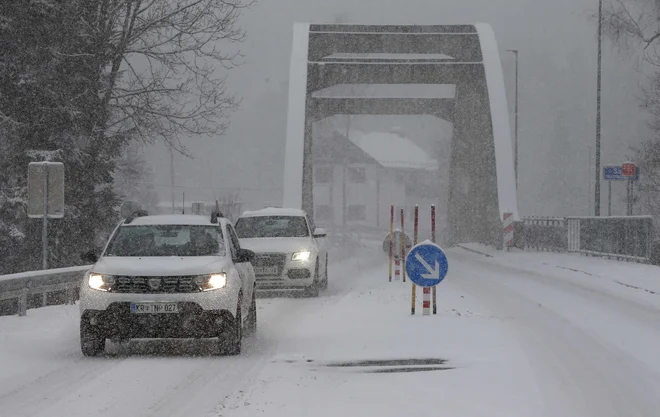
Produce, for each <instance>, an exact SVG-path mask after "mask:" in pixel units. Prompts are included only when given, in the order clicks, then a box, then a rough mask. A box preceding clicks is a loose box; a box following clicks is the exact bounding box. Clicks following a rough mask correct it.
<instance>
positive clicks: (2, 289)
mask: <svg viewBox="0 0 660 417" xmlns="http://www.w3.org/2000/svg"><path fill="white" fill-rule="evenodd" d="M89 268H91V265H85V266H75V267H71V268H58V269H49V270H46V271H29V272H21V273H18V274H10V275H0V315H13V314H18V315H19V316H25V315H27V310H28V309H30V308H38V307H45V306H48V305H62V304H73V303H75V301H76V300H78V298H79V294H80V283H81V282H82V277H83V275H84V273H85V271H87V270H88V269H89Z"/></svg>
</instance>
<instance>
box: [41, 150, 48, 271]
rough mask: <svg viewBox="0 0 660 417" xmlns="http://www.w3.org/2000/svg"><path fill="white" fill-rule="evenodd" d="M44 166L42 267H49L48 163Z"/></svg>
mask: <svg viewBox="0 0 660 417" xmlns="http://www.w3.org/2000/svg"><path fill="white" fill-rule="evenodd" d="M43 167H44V224H43V229H42V231H41V245H42V252H43V254H42V256H43V260H42V269H48V163H47V162H46V163H44V164H43Z"/></svg>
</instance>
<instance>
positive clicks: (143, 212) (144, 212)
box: [124, 209, 149, 224]
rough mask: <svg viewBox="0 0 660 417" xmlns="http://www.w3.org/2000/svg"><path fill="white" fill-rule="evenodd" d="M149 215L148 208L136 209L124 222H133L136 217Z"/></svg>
mask: <svg viewBox="0 0 660 417" xmlns="http://www.w3.org/2000/svg"><path fill="white" fill-rule="evenodd" d="M148 215H149V212H148V211H147V210H142V209H140V210H136V211H134V212H133V213H131V215H130V216H128V218H126V220H124V224H131V222H132V221H133V220H135V219H136V218H138V217H145V216H148Z"/></svg>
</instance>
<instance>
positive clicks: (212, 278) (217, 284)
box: [195, 272, 227, 291]
mask: <svg viewBox="0 0 660 417" xmlns="http://www.w3.org/2000/svg"><path fill="white" fill-rule="evenodd" d="M195 284H197V285H199V288H200V289H201V290H202V291H213V290H219V289H220V288H224V287H226V286H227V274H225V273H224V272H220V273H217V274H208V275H200V276H198V277H196V278H195Z"/></svg>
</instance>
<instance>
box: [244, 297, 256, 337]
mask: <svg viewBox="0 0 660 417" xmlns="http://www.w3.org/2000/svg"><path fill="white" fill-rule="evenodd" d="M255 293H256V291H255V290H252V302H251V303H250V312H249V313H248V321H247V324H246V326H245V334H246V335H250V336H251V335H253V334H255V333H256V332H257V296H256V295H255Z"/></svg>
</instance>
